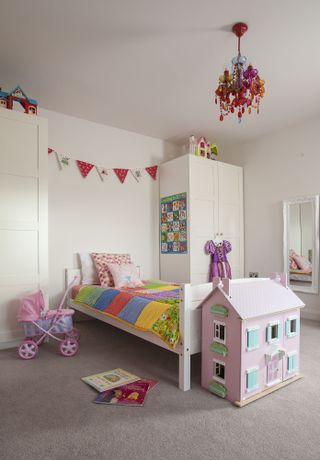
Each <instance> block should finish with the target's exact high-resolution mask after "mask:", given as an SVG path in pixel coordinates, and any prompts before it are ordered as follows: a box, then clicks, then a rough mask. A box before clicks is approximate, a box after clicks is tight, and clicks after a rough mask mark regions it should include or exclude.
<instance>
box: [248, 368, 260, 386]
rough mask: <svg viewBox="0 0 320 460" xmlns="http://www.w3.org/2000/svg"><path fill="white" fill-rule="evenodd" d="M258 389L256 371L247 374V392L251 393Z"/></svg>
mask: <svg viewBox="0 0 320 460" xmlns="http://www.w3.org/2000/svg"><path fill="white" fill-rule="evenodd" d="M257 387H258V369H252V370H250V371H248V372H247V390H248V391H251V390H254V389H255V388H257Z"/></svg>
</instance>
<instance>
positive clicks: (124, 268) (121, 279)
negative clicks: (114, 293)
mask: <svg viewBox="0 0 320 460" xmlns="http://www.w3.org/2000/svg"><path fill="white" fill-rule="evenodd" d="M108 268H109V270H110V272H111V275H112V278H113V280H114V287H115V288H117V289H119V288H137V287H143V283H142V281H141V280H140V278H139V275H138V272H137V269H136V267H135V265H134V264H133V263H129V264H121V265H119V264H108Z"/></svg>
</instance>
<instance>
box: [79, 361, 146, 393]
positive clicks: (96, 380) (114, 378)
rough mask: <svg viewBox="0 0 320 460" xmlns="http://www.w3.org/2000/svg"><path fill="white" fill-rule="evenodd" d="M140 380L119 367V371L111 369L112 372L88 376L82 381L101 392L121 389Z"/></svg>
mask: <svg viewBox="0 0 320 460" xmlns="http://www.w3.org/2000/svg"><path fill="white" fill-rule="evenodd" d="M139 379H140V377H138V376H137V375H134V374H131V373H130V372H128V371H125V370H123V369H120V368H119V367H118V368H117V369H111V370H110V371H105V372H101V373H100V374H93V375H88V376H87V377H82V378H81V380H83V381H84V382H85V383H87V384H88V385H91V386H92V387H93V388H95V389H96V390H97V391H99V392H102V391H107V390H111V389H112V388H116V387H120V386H122V385H126V384H128V383H132V382H135V381H136V380H139Z"/></svg>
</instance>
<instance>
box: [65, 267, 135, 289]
mask: <svg viewBox="0 0 320 460" xmlns="http://www.w3.org/2000/svg"><path fill="white" fill-rule="evenodd" d="M136 269H137V271H138V274H139V278H141V267H140V266H139V265H136ZM74 277H76V278H77V280H76V282H75V284H80V283H81V270H80V268H67V269H66V286H68V285H69V284H70V283H71V281H73V280H74Z"/></svg>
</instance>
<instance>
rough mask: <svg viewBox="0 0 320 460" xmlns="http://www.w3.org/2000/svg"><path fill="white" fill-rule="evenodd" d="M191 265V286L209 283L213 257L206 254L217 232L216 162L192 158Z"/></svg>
mask: <svg viewBox="0 0 320 460" xmlns="http://www.w3.org/2000/svg"><path fill="white" fill-rule="evenodd" d="M190 228H191V232H190V248H191V252H190V264H191V280H190V282H191V283H192V284H202V283H207V282H208V281H209V265H210V256H209V255H207V254H206V253H205V251H204V247H205V244H206V242H207V241H208V240H210V239H213V237H214V233H215V232H216V231H217V228H218V169H217V162H215V161H212V160H207V159H206V158H201V157H200V158H199V157H196V156H190Z"/></svg>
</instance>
